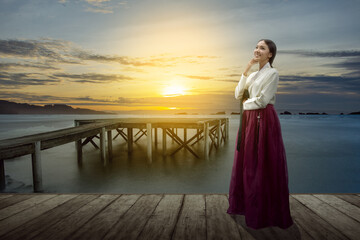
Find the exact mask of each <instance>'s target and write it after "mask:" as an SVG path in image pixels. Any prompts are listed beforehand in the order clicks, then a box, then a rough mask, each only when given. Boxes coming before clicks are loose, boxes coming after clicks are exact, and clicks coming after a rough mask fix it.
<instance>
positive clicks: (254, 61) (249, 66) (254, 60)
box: [243, 57, 259, 76]
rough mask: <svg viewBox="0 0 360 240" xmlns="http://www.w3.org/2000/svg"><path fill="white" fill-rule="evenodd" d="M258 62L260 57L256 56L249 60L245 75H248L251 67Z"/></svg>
mask: <svg viewBox="0 0 360 240" xmlns="http://www.w3.org/2000/svg"><path fill="white" fill-rule="evenodd" d="M258 62H259V59H256V58H255V57H254V58H252V59H251V60H250V61H249V62H248V64H247V66H246V68H245V71H244V72H243V74H244V75H245V76H247V73H248V72H249V70H250V68H251V67H252V66H253V65H254V64H256V63H258Z"/></svg>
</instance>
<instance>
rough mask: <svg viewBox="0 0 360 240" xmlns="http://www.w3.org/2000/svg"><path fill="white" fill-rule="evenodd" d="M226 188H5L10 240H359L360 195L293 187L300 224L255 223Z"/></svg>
mask: <svg viewBox="0 0 360 240" xmlns="http://www.w3.org/2000/svg"><path fill="white" fill-rule="evenodd" d="M227 208H228V195H225V194H0V238H1V239H2V240H5V239H12V240H14V239H127V240H129V239H130V240H131V239H156V240H158V239H164V240H165V239H197V240H201V239H216V240H217V239H251V240H254V239H289V240H294V239H303V240H307V239H316V240H317V239H352V240H356V239H359V236H360V195H359V194H291V195H290V209H291V215H292V217H293V220H294V225H293V226H291V227H290V228H288V229H285V230H283V229H280V228H278V227H268V228H263V229H259V230H253V229H251V228H248V227H247V226H246V224H245V220H244V217H243V216H231V215H228V214H227V213H226V210H227Z"/></svg>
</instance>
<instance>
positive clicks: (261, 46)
mask: <svg viewBox="0 0 360 240" xmlns="http://www.w3.org/2000/svg"><path fill="white" fill-rule="evenodd" d="M271 56H272V53H271V52H270V51H269V47H268V45H266V43H265V42H264V41H260V42H258V44H257V45H256V47H255V49H254V59H255V60H257V61H258V62H268V61H269V59H270V58H271Z"/></svg>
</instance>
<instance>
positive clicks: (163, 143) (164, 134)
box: [162, 128, 166, 156]
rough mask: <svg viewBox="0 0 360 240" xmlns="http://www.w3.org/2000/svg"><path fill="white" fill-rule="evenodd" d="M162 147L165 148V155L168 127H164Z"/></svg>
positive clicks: (164, 152)
mask: <svg viewBox="0 0 360 240" xmlns="http://www.w3.org/2000/svg"><path fill="white" fill-rule="evenodd" d="M162 149H163V156H165V155H166V128H163V129H162Z"/></svg>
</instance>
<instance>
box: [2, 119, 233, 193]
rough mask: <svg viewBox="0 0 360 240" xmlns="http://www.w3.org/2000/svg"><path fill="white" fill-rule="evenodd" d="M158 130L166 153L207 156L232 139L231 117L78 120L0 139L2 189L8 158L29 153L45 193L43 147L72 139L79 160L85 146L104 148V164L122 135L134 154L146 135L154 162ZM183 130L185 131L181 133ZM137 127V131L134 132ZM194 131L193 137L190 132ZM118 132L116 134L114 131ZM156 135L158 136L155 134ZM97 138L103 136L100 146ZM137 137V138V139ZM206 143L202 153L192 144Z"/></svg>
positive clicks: (36, 183)
mask: <svg viewBox="0 0 360 240" xmlns="http://www.w3.org/2000/svg"><path fill="white" fill-rule="evenodd" d="M158 129H162V148H163V155H166V154H169V155H172V154H175V153H176V152H178V151H179V150H181V149H186V150H187V151H189V152H191V153H192V154H193V155H194V156H195V157H197V158H200V156H202V157H203V158H205V159H207V158H208V155H209V151H210V150H211V148H212V147H214V148H218V147H219V146H220V145H221V143H223V142H226V141H227V140H228V138H229V119H228V118H215V117H214V118H113V119H96V120H75V126H74V127H71V128H66V129H60V130H57V131H52V132H46V133H39V134H34V135H29V136H23V137H18V138H12V139H4V140H0V190H3V189H4V188H5V167H4V160H6V159H11V158H15V157H19V156H23V155H27V154H31V157H32V172H33V187H34V192H42V191H43V187H42V173H41V172H42V169H41V165H42V164H41V150H45V149H49V148H53V147H56V146H59V145H63V144H66V143H70V142H75V143H76V144H75V146H76V149H77V161H78V163H79V164H82V148H83V146H84V145H86V144H88V143H91V144H93V145H94V146H95V147H96V148H99V149H100V157H101V160H102V161H103V163H104V165H106V164H107V163H108V161H111V159H112V156H113V150H112V149H113V142H112V141H113V140H114V139H115V138H116V137H118V136H121V137H122V138H124V139H125V141H126V142H127V145H128V149H127V150H128V152H129V153H131V152H132V149H133V147H132V146H133V143H134V142H136V141H138V140H139V139H140V138H141V137H146V144H147V157H148V161H150V162H151V161H152V146H153V140H154V141H155V142H154V144H155V145H157V141H158ZM181 129H182V134H179V133H180V131H181ZM134 130H137V133H136V134H134ZM188 130H192V132H194V131H195V133H193V135H192V136H190V132H189V133H188ZM113 131H116V132H117V135H116V136H114V137H113V135H112V132H113ZM153 136H154V137H153ZM167 137H170V138H171V139H172V140H173V141H174V142H176V143H177V144H178V148H177V149H176V150H175V151H173V152H172V153H167V148H166V142H167V141H166V139H167ZM94 138H98V139H99V143H98V145H99V146H98V145H97V144H96V143H95V142H94V140H93V139H94ZM134 138H136V139H134ZM195 144H202V146H203V151H202V153H197V152H196V151H195V150H194V149H193V148H192V146H193V145H195Z"/></svg>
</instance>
